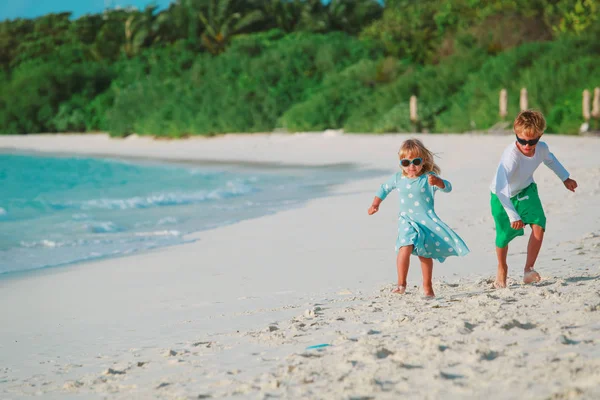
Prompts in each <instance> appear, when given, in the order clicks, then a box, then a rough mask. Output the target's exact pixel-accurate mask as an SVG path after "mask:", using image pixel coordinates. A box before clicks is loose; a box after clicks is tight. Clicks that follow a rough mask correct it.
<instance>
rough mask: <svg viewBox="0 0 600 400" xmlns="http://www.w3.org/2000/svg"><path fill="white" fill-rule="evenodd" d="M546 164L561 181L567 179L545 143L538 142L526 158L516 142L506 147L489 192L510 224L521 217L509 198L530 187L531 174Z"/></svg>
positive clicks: (567, 174)
mask: <svg viewBox="0 0 600 400" xmlns="http://www.w3.org/2000/svg"><path fill="white" fill-rule="evenodd" d="M542 162H543V163H544V164H546V166H547V167H548V168H550V169H551V170H552V171H553V172H554V173H555V174H556V176H558V177H559V178H560V180H561V181H563V182H564V181H565V180H566V179H567V178H569V172H567V170H566V169H565V167H563V166H562V164H561V163H560V162H559V161H558V160H557V159H556V157H554V154H552V153H551V152H550V149H549V148H548V145H547V144H546V143H545V142H538V144H537V147H536V149H535V154H534V155H533V157H527V156H526V155H524V154H523V153H521V151H520V150H519V148H518V147H517V144H516V142H514V143H512V144H511V145H510V146H508V147H507V148H506V149H505V150H504V153H502V157H501V158H500V165H498V170H497V171H496V176H495V177H494V180H493V181H492V185H491V186H490V190H491V191H492V193H495V194H496V196H498V200H500V203H502V206H504V209H505V210H506V213H507V214H508V218H509V219H510V222H515V221H519V220H520V219H521V217H520V216H519V214H518V213H517V210H516V209H515V207H514V206H513V204H512V203H511V201H510V198H511V197H514V196H516V195H518V194H519V192H520V191H522V190H523V189H525V188H526V187H527V186H529V185H531V184H532V183H533V182H534V180H533V173H534V172H535V170H536V169H537V168H538V167H539V166H540V164H541V163H542Z"/></svg>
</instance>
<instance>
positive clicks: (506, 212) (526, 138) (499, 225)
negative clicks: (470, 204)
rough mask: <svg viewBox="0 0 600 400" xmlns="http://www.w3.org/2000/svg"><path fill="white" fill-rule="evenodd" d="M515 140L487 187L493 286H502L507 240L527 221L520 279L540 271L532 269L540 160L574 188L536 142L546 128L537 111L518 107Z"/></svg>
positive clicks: (540, 227)
mask: <svg viewBox="0 0 600 400" xmlns="http://www.w3.org/2000/svg"><path fill="white" fill-rule="evenodd" d="M513 129H514V132H515V134H516V136H517V140H516V142H514V143H512V144H511V145H510V146H508V147H507V148H506V149H505V150H504V153H502V157H501V158H500V165H499V166H498V170H497V172H496V176H495V178H494V180H493V181H492V185H491V187H490V189H491V191H492V199H491V206H492V215H493V217H494V222H495V224H496V256H497V257H498V273H497V275H496V281H495V282H494V287H495V288H505V287H506V276H507V274H508V265H507V264H506V257H507V256H508V243H509V242H510V241H511V240H513V239H514V238H515V237H517V236H522V235H523V234H524V231H523V227H524V226H525V225H531V236H530V237H529V244H528V245H527V261H526V262H525V271H524V274H523V282H524V283H526V284H527V283H532V282H538V281H539V280H540V279H541V278H540V275H539V274H538V273H537V272H536V271H535V270H534V269H533V266H534V264H535V260H536V259H537V256H538V254H539V252H540V248H541V247H542V240H543V238H544V231H545V229H546V216H545V215H544V209H543V208H542V203H541V201H540V198H539V196H538V191H537V185H536V184H535V182H534V180H533V173H534V172H535V170H536V169H537V167H539V166H540V164H541V163H542V162H543V163H544V164H546V166H547V167H548V168H550V169H551V170H552V171H553V172H554V173H555V174H556V175H557V176H558V177H559V178H560V180H561V181H562V182H563V184H564V185H565V187H566V188H567V189H568V190H570V191H572V192H574V191H575V188H577V182H575V181H574V180H573V179H570V178H569V173H568V172H567V170H566V169H565V168H564V167H563V166H562V164H561V163H560V162H558V160H557V159H556V157H554V155H553V154H552V153H550V150H549V149H548V145H547V144H546V143H544V142H540V141H539V140H540V138H541V137H542V135H543V134H544V130H545V129H546V121H545V120H544V116H543V115H542V113H540V112H539V111H533V110H526V111H522V112H521V113H520V114H519V115H518V116H517V118H516V119H515V122H514V125H513Z"/></svg>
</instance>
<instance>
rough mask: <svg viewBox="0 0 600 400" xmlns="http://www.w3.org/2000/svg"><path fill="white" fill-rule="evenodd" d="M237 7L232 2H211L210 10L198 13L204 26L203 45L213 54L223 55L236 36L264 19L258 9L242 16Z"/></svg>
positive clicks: (217, 0) (228, 0) (215, 0)
mask: <svg viewBox="0 0 600 400" xmlns="http://www.w3.org/2000/svg"><path fill="white" fill-rule="evenodd" d="M236 5H237V4H236V3H232V2H231V0H209V4H208V10H206V11H204V10H203V11H200V12H199V13H198V18H199V19H200V21H202V23H203V24H204V33H203V34H202V43H203V45H204V46H205V47H206V48H207V50H208V51H209V52H210V53H211V54H220V53H222V52H223V51H224V50H225V48H226V47H227V45H228V44H229V42H230V41H231V39H232V38H233V37H234V36H235V35H238V34H240V33H242V32H243V31H244V30H245V29H247V28H248V27H249V26H251V25H252V24H254V23H255V22H258V21H260V20H262V19H263V17H264V16H263V13H262V11H260V10H258V9H255V10H252V11H249V12H248V13H247V14H242V13H241V12H240V11H238V10H237V9H236Z"/></svg>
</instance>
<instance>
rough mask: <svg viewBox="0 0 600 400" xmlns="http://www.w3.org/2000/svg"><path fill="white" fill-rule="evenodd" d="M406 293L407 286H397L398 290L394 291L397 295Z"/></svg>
mask: <svg viewBox="0 0 600 400" xmlns="http://www.w3.org/2000/svg"><path fill="white" fill-rule="evenodd" d="M405 292H406V285H405V286H400V285H398V286H396V288H395V289H394V290H392V293H396V294H404V293H405Z"/></svg>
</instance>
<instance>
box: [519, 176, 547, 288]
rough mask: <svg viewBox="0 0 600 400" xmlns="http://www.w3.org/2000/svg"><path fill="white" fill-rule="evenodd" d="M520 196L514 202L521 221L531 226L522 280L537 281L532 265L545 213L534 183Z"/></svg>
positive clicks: (540, 239) (535, 257)
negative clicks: (518, 199) (519, 199)
mask: <svg viewBox="0 0 600 400" xmlns="http://www.w3.org/2000/svg"><path fill="white" fill-rule="evenodd" d="M520 196H521V198H524V200H523V201H519V202H518V203H517V204H516V208H517V212H518V213H519V215H520V216H521V217H522V219H523V223H525V224H526V225H530V226H531V236H530V237H529V243H528V244H527V260H526V261H525V270H524V274H523V282H524V283H526V284H527V283H533V282H538V281H539V280H540V279H541V278H540V275H539V274H538V273H537V272H536V271H535V270H534V269H533V266H534V264H535V261H536V260H537V257H538V254H539V253H540V249H541V248H542V241H543V239H544V230H545V229H546V214H545V213H544V207H543V206H542V202H541V200H540V196H539V194H538V190H537V185H536V184H535V183H532V184H531V185H529V186H528V187H527V188H526V189H525V190H524V191H523V192H522V195H520Z"/></svg>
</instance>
